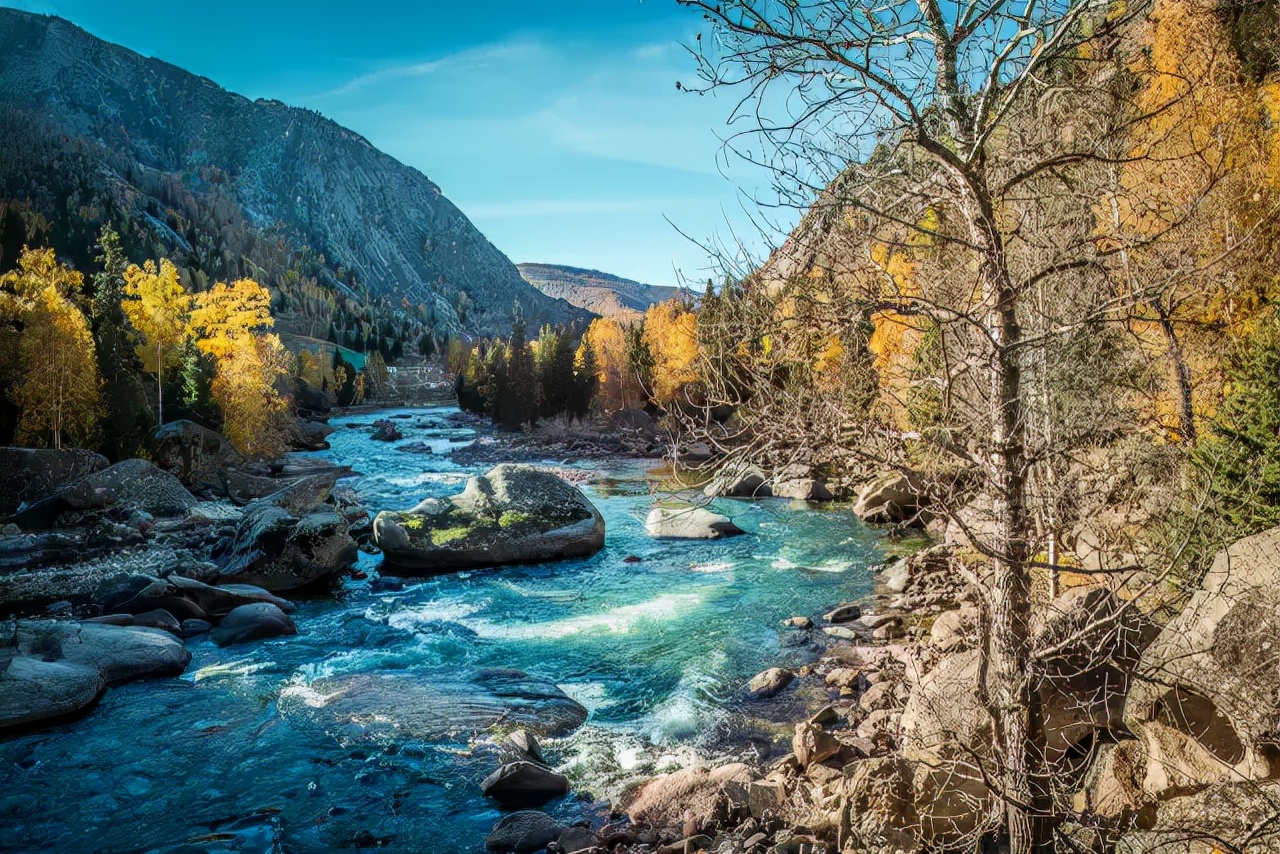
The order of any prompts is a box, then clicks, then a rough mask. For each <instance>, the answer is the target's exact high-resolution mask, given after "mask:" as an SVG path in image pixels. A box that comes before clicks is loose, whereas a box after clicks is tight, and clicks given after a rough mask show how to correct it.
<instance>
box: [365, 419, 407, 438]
mask: <svg viewBox="0 0 1280 854" xmlns="http://www.w3.org/2000/svg"><path fill="white" fill-rule="evenodd" d="M370 437H371V438H372V439H373V440H374V441H375V442H394V441H396V440H398V439H403V438H404V434H402V433H401V432H400V428H398V427H396V425H395V423H394V422H392V421H388V420H386V419H385V418H384V419H382V420H381V421H375V422H373V432H372V433H371V434H370Z"/></svg>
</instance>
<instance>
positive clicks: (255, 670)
mask: <svg viewBox="0 0 1280 854" xmlns="http://www.w3.org/2000/svg"><path fill="white" fill-rule="evenodd" d="M453 411H455V410H452V409H450V408H437V409H425V410H424V409H412V410H399V411H397V410H391V411H385V412H379V413H362V414H360V415H353V416H344V417H339V418H335V419H334V426H335V427H338V428H339V429H338V431H337V432H336V433H334V435H333V436H331V437H330V442H331V445H332V447H331V449H330V450H328V451H322V452H318V454H320V455H322V456H325V457H327V458H329V459H331V460H333V461H334V462H337V463H342V464H346V465H350V466H352V467H353V468H354V469H355V470H357V471H359V472H361V473H362V475H363V476H362V477H359V478H356V479H354V480H352V481H348V482H349V483H350V484H351V485H352V486H353V488H354V489H356V491H357V492H359V493H360V494H361V496H362V498H363V499H364V502H365V503H366V505H367V506H368V507H369V508H370V509H371V510H374V511H376V510H379V509H403V508H407V507H410V506H412V505H413V504H415V503H417V502H418V501H420V500H421V499H422V498H424V497H427V496H441V495H448V494H451V493H453V492H456V491H458V490H459V489H460V488H461V485H462V483H463V481H464V480H465V478H466V477H467V475H468V474H471V473H473V472H474V471H476V470H478V469H476V468H472V469H468V468H466V467H462V466H458V465H455V464H454V463H452V462H451V460H450V459H449V456H448V452H449V451H450V449H453V448H459V447H464V446H465V445H466V444H467V443H468V442H469V441H471V440H472V439H473V438H474V433H473V431H471V430H468V429H466V428H460V427H456V426H451V425H449V424H447V423H445V422H443V420H442V419H443V418H444V417H445V416H447V415H449V414H450V413H451V412H453ZM401 414H407V415H409V416H410V417H408V418H400V419H396V421H395V423H396V424H397V425H398V426H399V427H400V429H401V430H402V432H403V433H404V434H405V438H404V440H402V441H400V442H396V443H381V442H375V441H372V440H370V438H369V428H368V425H369V424H370V423H372V422H373V421H374V420H375V419H378V418H386V417H388V416H394V415H401ZM348 425H354V426H348ZM415 447H416V450H405V448H409V449H413V448H415ZM428 447H429V448H430V449H431V450H432V453H426V452H425V448H428ZM649 465H652V463H649ZM576 467H577V468H581V469H584V470H585V471H587V472H590V473H591V474H590V475H589V476H586V483H585V485H584V486H583V489H584V492H585V493H586V495H587V496H588V497H589V498H590V499H591V501H592V502H594V503H595V505H596V506H597V507H598V508H599V509H600V512H601V513H602V514H603V516H604V518H605V522H606V526H607V534H606V544H605V548H604V550H603V551H601V552H600V553H599V554H596V555H595V556H593V557H591V558H588V559H585V560H574V561H566V562H561V563H554V564H542V565H535V566H516V567H506V568H501V569H494V570H479V571H472V572H460V573H454V574H450V575H444V576H438V577H434V578H426V579H405V582H404V583H403V584H400V583H398V582H396V581H395V580H394V579H393V580H390V581H388V580H386V579H379V574H378V568H379V564H380V562H381V558H379V557H375V556H371V555H367V554H364V553H362V554H361V557H360V565H359V568H360V569H362V570H364V571H365V572H366V573H367V574H368V576H369V578H368V579H364V580H348V581H345V582H344V583H343V586H342V590H341V592H340V594H339V595H338V596H337V597H316V598H310V599H304V600H302V601H300V602H299V607H298V610H297V611H296V612H295V613H294V615H293V616H294V618H295V621H296V622H297V625H298V629H299V634H298V635H297V636H294V637H286V638H279V639H275V640H270V641H266V642H260V643H256V644H249V645H245V646H238V647H230V648H227V649H219V648H218V647H216V646H215V645H214V644H213V643H212V642H211V641H210V640H208V639H207V638H201V639H195V640H192V641H189V642H188V645H189V648H190V649H191V651H192V654H193V659H192V662H191V666H190V667H189V668H188V669H187V672H186V673H185V674H184V675H183V676H182V677H181V678H179V679H172V680H158V681H150V682H140V683H134V684H131V685H126V686H123V687H120V688H116V689H112V690H110V691H108V692H107V694H106V695H105V697H104V698H103V700H102V702H101V703H100V704H99V706H98V707H97V708H96V709H95V710H94V711H92V712H91V713H90V714H89V715H88V716H86V717H84V718H82V719H80V720H78V721H74V722H70V723H66V724H62V725H59V726H56V727H53V728H50V729H45V730H42V731H39V732H36V733H32V734H28V735H24V736H20V737H16V738H10V739H6V740H4V741H2V742H0V768H3V769H4V770H3V773H0V785H2V787H3V793H2V794H0V824H2V825H3V830H2V831H0V850H24V851H25V850H61V851H76V852H89V851H98V850H101V851H149V850H174V851H184V852H185V851H232V850H237V851H257V850H262V851H272V850H284V851H297V852H302V851H318V850H372V849H374V848H379V847H380V848H381V850H395V851H432V852H473V851H483V850H484V838H485V835H486V834H487V833H488V831H489V829H490V827H491V826H492V825H493V823H494V822H495V821H496V820H497V819H498V818H499V817H500V816H501V813H500V812H499V811H498V810H497V809H496V808H495V807H494V805H493V804H492V803H491V802H489V801H487V800H486V799H485V798H484V796H483V795H482V794H481V793H480V790H479V781H480V780H481V779H483V778H484V776H485V775H486V774H488V773H489V772H490V771H492V770H493V769H494V768H495V767H497V764H498V759H497V757H496V754H495V751H494V749H493V748H492V746H491V745H489V744H488V739H486V738H485V737H483V736H482V737H479V738H470V737H467V736H466V735H459V736H456V737H451V738H445V739H437V740H421V739H414V738H407V737H392V738H386V737H382V738H374V737H371V736H370V735H369V734H368V732H367V731H366V730H363V729H359V728H353V727H351V726H350V725H349V723H343V722H339V721H335V720H333V719H331V718H330V719H326V718H325V716H324V715H323V714H309V713H307V712H308V711H314V709H311V706H312V705H314V704H310V703H309V702H308V700H309V697H310V693H311V692H312V691H313V689H312V683H313V682H315V680H318V679H322V678H324V677H329V676H334V675H342V674H351V673H363V672H388V671H404V672H408V673H411V674H413V676H414V678H419V679H422V680H447V679H448V678H451V677H456V675H457V674H460V673H467V672H472V671H474V670H475V669H477V668H486V667H501V668H516V669H519V670H523V671H526V672H528V673H530V674H534V675H538V676H541V677H544V678H547V679H550V680H551V681H553V682H555V683H556V684H557V685H558V686H559V687H560V688H561V689H562V690H563V691H564V692H565V693H567V694H569V695H570V696H571V697H573V698H574V699H576V700H577V701H578V702H580V703H582V704H583V705H584V706H586V708H587V709H588V710H589V712H590V718H589V720H588V722H587V724H586V725H584V726H583V727H582V728H581V729H580V730H578V731H577V732H575V733H574V734H573V735H571V736H568V737H566V738H563V739H560V740H553V741H549V742H547V743H545V744H544V749H545V752H546V754H547V758H548V760H549V762H550V763H551V764H553V765H554V766H556V767H557V768H558V769H559V770H561V771H562V772H563V773H565V774H566V775H568V776H569V778H570V779H571V780H572V781H573V784H574V792H573V793H572V794H570V795H569V797H567V798H565V799H564V800H562V801H561V802H559V803H556V804H552V805H550V806H548V807H547V811H548V812H551V813H552V814H553V815H556V816H557V817H558V818H560V819H562V820H565V821H571V820H574V819H581V818H586V819H590V820H593V821H596V822H600V821H603V820H604V818H606V817H607V808H606V807H605V805H604V804H603V801H602V800H601V799H602V798H604V797H607V796H613V795H616V794H617V793H618V791H620V790H621V788H622V787H623V786H624V785H625V784H626V783H628V782H631V781H634V780H636V779H639V778H641V777H643V776H644V775H646V774H652V773H656V772H658V771H662V770H666V769H668V768H674V767H677V766H680V765H685V764H689V763H692V762H699V761H707V760H709V759H714V758H718V757H722V756H725V755H731V754H734V753H743V752H745V753H747V754H748V755H751V751H753V750H757V751H758V750H761V749H765V750H767V749H768V743H769V742H770V740H778V739H780V738H782V737H783V736H782V735H781V733H782V732H783V731H784V727H782V726H779V727H778V728H777V732H774V733H771V731H770V729H769V724H768V721H769V720H770V719H773V720H777V721H782V720H783V719H785V717H786V716H787V715H788V714H789V713H791V712H794V711H795V710H794V709H789V708H788V707H787V705H786V704H787V702H791V703H795V702H796V701H795V700H794V699H792V700H789V701H788V700H779V701H776V702H775V703H772V704H770V703H752V704H745V705H744V703H743V693H742V686H743V685H744V683H745V682H746V681H747V680H748V679H749V678H750V677H751V676H752V675H754V674H755V673H757V672H758V671H760V670H761V669H763V668H765V667H769V666H772V665H774V664H778V663H782V662H790V663H792V664H799V663H803V662H804V661H806V660H809V659H811V658H812V657H813V655H814V654H815V652H814V647H813V646H812V645H811V643H810V641H809V639H808V638H807V635H805V634H804V633H802V632H797V631H795V630H791V629H785V628H783V627H782V625H781V621H782V620H783V619H785V618H787V617H789V616H792V615H795V614H808V615H813V614H817V613H820V612H821V611H822V610H823V609H825V608H827V607H829V606H831V605H834V604H836V603H838V602H841V601H849V600H853V599H857V598H861V597H862V596H865V595H866V594H868V593H869V592H870V590H871V576H870V574H869V573H868V571H867V566H868V565H869V564H870V563H873V562H875V561H877V560H879V559H880V556H881V551H880V537H881V534H879V533H878V532H876V531H873V530H871V529H868V528H866V527H864V526H862V525H861V524H860V523H859V522H858V521H857V520H856V518H854V517H853V515H852V514H851V513H849V512H847V510H839V509H835V510H828V509H817V508H816V507H814V506H809V507H806V506H804V505H793V504H791V503H790V502H787V501H782V500H765V501H733V500H722V501H717V502H716V503H715V509H717V510H719V511H720V512H723V513H725V514H726V515H729V516H730V517H731V518H733V520H734V521H735V522H736V523H737V524H738V525H739V526H741V527H742V528H744V529H745V530H747V531H748V535H747V536H743V537H737V538H733V539H729V540H723V541H714V542H696V543H690V542H678V541H657V540H653V539H650V538H649V537H647V536H646V535H645V533H644V525H643V521H644V516H645V513H646V511H647V510H648V507H649V505H650V504H651V502H652V500H653V495H652V493H653V492H654V491H655V490H656V489H657V488H658V487H659V484H658V482H657V481H655V479H654V477H653V476H652V475H650V474H649V472H648V471H647V468H646V465H645V464H642V463H641V462H638V461H635V460H611V461H604V462H601V461H591V462H584V463H582V464H580V465H578V466H576ZM628 557H632V558H634V557H638V558H640V560H639V562H634V561H632V562H628V561H626V560H625V559H626V558H628ZM298 710H301V711H298ZM388 723H390V724H391V725H394V721H389V722H388ZM587 793H591V794H593V795H595V796H596V797H595V798H592V797H591V796H590V795H588V794H587Z"/></svg>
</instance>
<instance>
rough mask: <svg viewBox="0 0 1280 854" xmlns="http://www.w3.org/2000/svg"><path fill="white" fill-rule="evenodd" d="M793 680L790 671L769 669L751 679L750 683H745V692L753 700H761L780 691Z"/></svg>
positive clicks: (776, 668) (793, 677)
mask: <svg viewBox="0 0 1280 854" xmlns="http://www.w3.org/2000/svg"><path fill="white" fill-rule="evenodd" d="M795 678H796V675H795V674H794V673H792V672H791V671H790V670H784V669H782V668H781V667H770V668H769V669H768V670H765V671H763V672H761V673H757V674H756V675H755V676H753V677H751V681H750V682H748V683H747V691H748V692H749V693H750V694H751V696H752V697H753V698H754V699H757V700H763V699H765V698H767V697H772V696H773V695H775V694H777V693H779V692H780V691H782V689H783V688H786V687H787V686H788V685H790V684H791V680H793V679H795Z"/></svg>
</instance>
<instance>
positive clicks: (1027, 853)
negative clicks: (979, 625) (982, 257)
mask: <svg viewBox="0 0 1280 854" xmlns="http://www.w3.org/2000/svg"><path fill="white" fill-rule="evenodd" d="M982 219H983V220H984V221H985V223H984V224H986V227H985V228H983V229H982V230H983V231H984V232H986V233H985V234H983V235H982V238H983V242H984V244H985V245H986V246H987V255H988V257H987V259H986V261H985V263H984V266H986V267H987V270H986V272H985V276H984V278H986V280H987V282H988V291H987V292H988V294H989V295H990V298H991V299H993V301H994V307H993V309H992V313H991V318H992V323H991V328H990V330H989V334H990V335H991V337H992V345H993V352H992V356H991V377H990V404H989V405H990V417H991V446H992V451H991V461H990V466H991V472H990V484H991V487H992V492H993V495H992V499H993V508H992V509H993V511H994V513H993V515H994V517H995V519H996V526H997V527H996V535H995V540H994V542H992V543H991V551H992V553H993V560H992V583H991V590H990V604H989V608H990V620H991V625H990V631H989V633H988V634H987V649H986V651H985V653H986V658H987V661H986V667H985V674H986V685H985V686H982V687H983V688H984V689H985V690H984V695H985V697H984V699H985V701H986V703H987V708H988V710H989V711H990V713H991V716H992V720H993V724H994V727H995V740H996V745H995V747H996V755H997V756H998V757H999V759H1000V765H1001V767H1000V769H999V770H1000V782H1001V785H1002V787H1003V791H1002V792H1001V793H1000V796H1001V797H1002V799H1003V801H1004V809H1005V823H1006V828H1007V830H1008V834H1009V851H1010V854H1032V852H1039V851H1045V850H1048V845H1049V840H1050V826H1049V811H1048V809H1047V804H1046V797H1045V780H1044V771H1043V769H1042V767H1041V766H1042V764H1043V756H1044V752H1043V746H1044V727H1043V721H1042V719H1041V713H1040V708H1039V706H1040V701H1039V694H1038V692H1037V691H1036V690H1035V686H1034V684H1033V679H1032V675H1031V672H1030V671H1031V660H1030V658H1031V655H1030V649H1031V641H1030V632H1031V577H1030V574H1029V573H1028V571H1027V541H1026V533H1027V530H1028V528H1027V503H1026V488H1027V484H1026V459H1025V449H1024V432H1025V431H1024V424H1023V420H1022V400H1021V398H1022V372H1021V369H1020V368H1019V365H1018V352H1017V345H1018V342H1019V339H1020V337H1021V330H1020V328H1019V325H1018V319H1017V299H1018V296H1017V291H1016V289H1015V288H1014V286H1013V284H1012V282H1011V280H1010V277H1009V273H1008V269H1007V267H1006V265H1005V262H1004V252H1003V247H1002V245H1001V241H1000V236H999V233H998V232H997V231H996V230H995V227H994V218H992V217H988V216H983V217H982Z"/></svg>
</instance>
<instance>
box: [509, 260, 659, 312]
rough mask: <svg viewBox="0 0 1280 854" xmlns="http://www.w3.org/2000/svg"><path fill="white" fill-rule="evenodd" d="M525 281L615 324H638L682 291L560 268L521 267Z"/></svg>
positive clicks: (543, 266) (523, 265)
mask: <svg viewBox="0 0 1280 854" xmlns="http://www.w3.org/2000/svg"><path fill="white" fill-rule="evenodd" d="M516 269H518V270H519V271H520V275H521V276H523V277H524V279H525V281H526V282H528V283H529V284H531V285H533V286H534V287H535V288H537V289H538V290H540V291H542V292H543V293H544V294H546V295H547V296H549V297H555V298H557V299H563V300H566V301H567V302H569V303H571V304H573V305H576V306H578V307H579V308H583V309H586V310H587V311H590V312H593V313H595V314H599V315H601V316H603V317H611V318H613V319H615V320H638V319H639V318H640V316H641V315H643V314H644V312H645V310H646V309H648V308H649V306H651V305H653V304H654V303H659V302H662V301H664V300H669V299H671V298H672V297H674V296H676V295H677V294H679V293H680V289H679V288H672V287H665V286H662V285H646V284H642V283H640V282H633V281H632V280H631V279H623V278H621V277H619V276H611V275H610V274H608V273H601V272H600V271H599V270H583V269H581V268H579V267H565V266H562V265H560V264H530V263H525V264H517V265H516Z"/></svg>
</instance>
